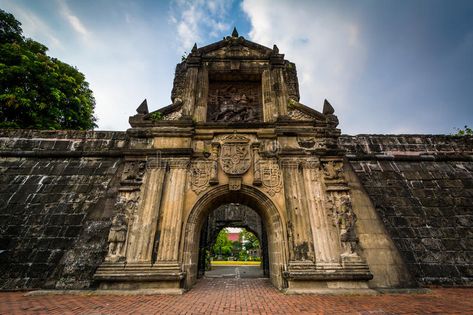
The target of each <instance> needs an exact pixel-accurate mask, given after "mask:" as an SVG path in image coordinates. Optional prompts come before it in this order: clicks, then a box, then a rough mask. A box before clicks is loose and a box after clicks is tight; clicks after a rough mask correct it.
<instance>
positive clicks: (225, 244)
mask: <svg viewBox="0 0 473 315" xmlns="http://www.w3.org/2000/svg"><path fill="white" fill-rule="evenodd" d="M232 249H233V242H232V241H230V240H229V239H228V231H227V230H226V229H222V230H221V231H220V232H219V233H218V235H217V239H216V240H215V244H214V246H213V247H212V251H213V254H214V256H218V257H221V258H224V259H227V258H228V257H229V256H231V255H232V254H233V251H232Z"/></svg>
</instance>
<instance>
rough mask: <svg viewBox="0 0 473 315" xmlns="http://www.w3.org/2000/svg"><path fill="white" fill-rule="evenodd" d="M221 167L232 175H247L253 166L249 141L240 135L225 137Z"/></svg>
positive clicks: (221, 153)
mask: <svg viewBox="0 0 473 315" xmlns="http://www.w3.org/2000/svg"><path fill="white" fill-rule="evenodd" d="M220 165H221V166H222V169H223V171H224V172H225V173H227V174H230V175H242V174H244V173H246V171H248V169H249V168H250V165H251V155H250V143H249V139H247V138H245V137H243V136H240V135H230V136H227V137H225V138H224V141H223V143H222V145H221V148H220Z"/></svg>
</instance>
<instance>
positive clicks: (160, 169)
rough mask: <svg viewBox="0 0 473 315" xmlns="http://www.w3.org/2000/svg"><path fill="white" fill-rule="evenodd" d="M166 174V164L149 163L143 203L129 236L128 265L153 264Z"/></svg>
mask: <svg viewBox="0 0 473 315" xmlns="http://www.w3.org/2000/svg"><path fill="white" fill-rule="evenodd" d="M164 174H165V165H164V164H162V163H159V162H151V163H148V169H147V171H146V175H145V178H144V185H143V187H144V190H143V194H142V201H141V203H140V206H139V208H138V210H137V211H135V213H134V215H133V222H132V225H131V227H130V231H129V235H128V246H127V253H126V257H127V258H126V261H127V263H144V264H151V256H152V252H153V246H154V240H155V236H156V230H157V226H158V218H159V208H160V204H161V196H162V192H163V179H164Z"/></svg>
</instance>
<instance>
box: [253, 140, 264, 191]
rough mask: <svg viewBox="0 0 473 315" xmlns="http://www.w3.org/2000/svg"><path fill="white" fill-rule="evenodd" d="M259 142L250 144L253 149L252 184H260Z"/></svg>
mask: <svg viewBox="0 0 473 315" xmlns="http://www.w3.org/2000/svg"><path fill="white" fill-rule="evenodd" d="M259 148H260V143H259V142H256V143H253V144H252V145H251V150H252V151H253V185H255V186H261V184H262V181H261V168H260V156H259Z"/></svg>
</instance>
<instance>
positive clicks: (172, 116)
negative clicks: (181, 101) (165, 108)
mask: <svg viewBox="0 0 473 315" xmlns="http://www.w3.org/2000/svg"><path fill="white" fill-rule="evenodd" d="M181 117H182V107H181V108H180V109H179V110H177V111H175V112H172V113H169V114H167V115H164V116H163V118H162V120H179V119H180V118H181Z"/></svg>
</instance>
